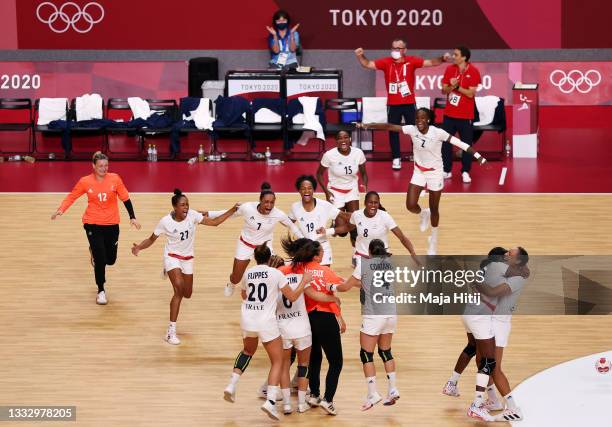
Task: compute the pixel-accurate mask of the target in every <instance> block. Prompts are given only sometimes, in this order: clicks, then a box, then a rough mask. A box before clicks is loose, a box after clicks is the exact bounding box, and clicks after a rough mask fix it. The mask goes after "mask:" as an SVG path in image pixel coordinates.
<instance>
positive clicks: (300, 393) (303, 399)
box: [298, 390, 306, 404]
mask: <svg viewBox="0 0 612 427" xmlns="http://www.w3.org/2000/svg"><path fill="white" fill-rule="evenodd" d="M298 403H300V404H302V403H306V391H302V390H298Z"/></svg>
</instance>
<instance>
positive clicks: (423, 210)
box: [421, 208, 429, 215]
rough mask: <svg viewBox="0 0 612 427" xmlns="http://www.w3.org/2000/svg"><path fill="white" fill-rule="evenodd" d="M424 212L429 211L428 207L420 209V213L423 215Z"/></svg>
mask: <svg viewBox="0 0 612 427" xmlns="http://www.w3.org/2000/svg"><path fill="white" fill-rule="evenodd" d="M425 212H429V208H425V209H421V214H422V215H425Z"/></svg>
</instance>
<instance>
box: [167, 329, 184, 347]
mask: <svg viewBox="0 0 612 427" xmlns="http://www.w3.org/2000/svg"><path fill="white" fill-rule="evenodd" d="M164 340H165V341H166V342H167V343H168V344H172V345H179V344H180V343H181V340H179V339H178V337H177V336H176V330H174V329H168V330H167V331H166V336H165V337H164Z"/></svg>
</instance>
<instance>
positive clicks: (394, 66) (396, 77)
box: [391, 59, 406, 83]
mask: <svg viewBox="0 0 612 427" xmlns="http://www.w3.org/2000/svg"><path fill="white" fill-rule="evenodd" d="M404 61H405V59H404ZM391 65H392V67H393V71H394V72H395V81H396V82H398V83H399V82H400V76H399V73H398V72H397V64H396V63H395V62H393V63H391ZM401 68H402V77H403V78H404V80H406V63H405V62H404V63H403V65H402V66H401Z"/></svg>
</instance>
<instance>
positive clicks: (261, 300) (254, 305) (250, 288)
mask: <svg viewBox="0 0 612 427" xmlns="http://www.w3.org/2000/svg"><path fill="white" fill-rule="evenodd" d="M287 284H288V282H287V278H286V277H285V275H284V274H283V273H281V272H280V271H279V270H277V269H275V268H272V267H269V266H267V265H265V264H262V265H256V266H254V267H251V268H249V269H248V270H247V271H246V272H245V273H244V277H243V279H242V289H243V290H245V291H246V299H245V300H244V301H242V310H241V312H242V316H241V319H240V326H241V327H242V330H243V331H252V332H259V331H265V330H269V329H270V328H271V327H276V325H277V320H276V306H277V304H278V294H279V293H280V292H279V290H280V289H281V288H284V287H285V286H286V285H287Z"/></svg>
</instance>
